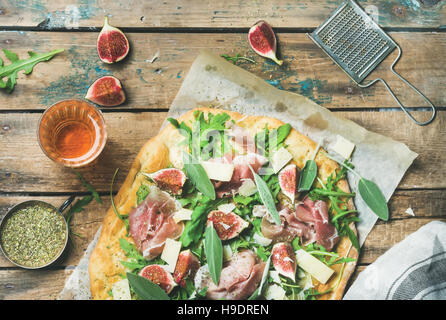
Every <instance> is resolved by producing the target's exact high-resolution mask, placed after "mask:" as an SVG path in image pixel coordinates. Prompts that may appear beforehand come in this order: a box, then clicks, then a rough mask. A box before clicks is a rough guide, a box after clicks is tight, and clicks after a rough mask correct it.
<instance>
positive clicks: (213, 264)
mask: <svg viewBox="0 0 446 320" xmlns="http://www.w3.org/2000/svg"><path fill="white" fill-rule="evenodd" d="M204 250H205V253H206V260H207V262H208V267H209V273H210V274H211V277H212V281H213V282H214V283H215V284H216V285H217V286H218V282H219V281H220V273H221V269H222V267H223V245H222V244H221V240H220V237H219V236H218V234H217V231H216V230H215V228H214V225H213V223H211V224H210V225H209V226H208V227H207V228H206V235H205V238H204Z"/></svg>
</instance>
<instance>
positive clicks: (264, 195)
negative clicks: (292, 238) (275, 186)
mask: <svg viewBox="0 0 446 320" xmlns="http://www.w3.org/2000/svg"><path fill="white" fill-rule="evenodd" d="M249 168H250V169H251V172H252V174H253V175H254V180H255V183H256V186H257V191H258V192H259V196H260V199H261V200H262V203H263V204H264V205H265V207H266V209H267V210H268V212H269V213H270V214H271V217H272V218H273V220H274V223H275V224H277V225H278V226H280V225H281V224H282V221H281V220H280V217H279V212H277V209H276V203H275V201H274V198H273V195H272V194H271V191H270V190H269V188H268V185H267V184H266V182H265V181H264V180H263V179H262V178H261V177H260V176H259V175H258V174H257V173H255V172H254V170H253V169H252V167H251V165H249Z"/></svg>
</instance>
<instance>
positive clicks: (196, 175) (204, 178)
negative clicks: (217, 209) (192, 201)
mask: <svg viewBox="0 0 446 320" xmlns="http://www.w3.org/2000/svg"><path fill="white" fill-rule="evenodd" d="M183 164H184V171H185V172H186V175H187V177H188V178H189V179H190V180H191V181H192V183H193V184H194V185H195V187H196V188H197V189H198V191H200V192H201V193H202V194H204V195H205V196H207V197H209V198H210V199H211V200H215V189H214V185H213V184H212V182H211V180H210V179H209V177H208V175H207V173H206V171H205V170H204V168H203V166H202V165H201V164H199V163H198V161H197V160H196V159H194V158H193V157H192V156H191V155H190V154H188V153H186V152H184V153H183Z"/></svg>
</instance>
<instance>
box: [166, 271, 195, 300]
mask: <svg viewBox="0 0 446 320" xmlns="http://www.w3.org/2000/svg"><path fill="white" fill-rule="evenodd" d="M183 283H184V285H181V286H176V287H175V288H174V289H173V292H172V293H171V297H172V300H188V299H191V297H192V295H193V293H194V292H195V286H194V282H193V281H192V280H191V279H190V278H189V277H187V278H185V279H184V282H183Z"/></svg>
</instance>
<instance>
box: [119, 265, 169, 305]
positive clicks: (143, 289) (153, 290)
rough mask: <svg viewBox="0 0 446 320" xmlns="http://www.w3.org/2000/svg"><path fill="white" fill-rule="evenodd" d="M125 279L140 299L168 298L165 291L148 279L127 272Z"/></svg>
mask: <svg viewBox="0 0 446 320" xmlns="http://www.w3.org/2000/svg"><path fill="white" fill-rule="evenodd" d="M127 279H128V280H129V284H130V286H131V287H132V289H133V290H134V291H135V293H136V295H137V296H138V297H139V298H140V299H142V300H170V298H169V296H168V295H167V293H166V292H165V291H164V290H163V289H161V287H160V286H158V285H156V284H155V283H153V282H152V281H150V280H149V279H146V278H144V277H141V276H138V275H135V274H133V273H130V272H127Z"/></svg>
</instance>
